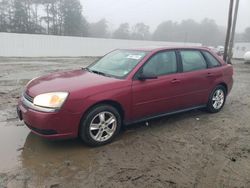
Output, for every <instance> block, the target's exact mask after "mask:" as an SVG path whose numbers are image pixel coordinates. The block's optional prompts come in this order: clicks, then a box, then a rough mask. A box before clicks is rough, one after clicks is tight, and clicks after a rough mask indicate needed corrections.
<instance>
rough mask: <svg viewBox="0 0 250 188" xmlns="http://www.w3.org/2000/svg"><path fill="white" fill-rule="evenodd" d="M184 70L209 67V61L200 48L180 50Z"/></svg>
mask: <svg viewBox="0 0 250 188" xmlns="http://www.w3.org/2000/svg"><path fill="white" fill-rule="evenodd" d="M180 55H181V59H182V65H183V72H190V71H195V70H202V69H206V68H207V63H206V61H205V59H204V57H203V55H202V54H201V52H200V51H198V50H183V51H180Z"/></svg>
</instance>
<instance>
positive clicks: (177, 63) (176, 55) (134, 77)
mask: <svg viewBox="0 0 250 188" xmlns="http://www.w3.org/2000/svg"><path fill="white" fill-rule="evenodd" d="M164 52H174V53H175V59H176V66H177V71H176V72H175V73H170V74H164V75H160V76H159V77H161V76H166V75H171V74H176V73H179V72H180V68H181V66H180V62H179V58H178V54H177V51H176V50H174V49H173V50H172V49H171V50H161V51H158V52H156V53H155V54H153V55H152V56H151V57H149V58H148V59H147V61H146V62H145V63H144V64H143V65H142V66H141V67H140V69H139V70H138V71H137V72H136V73H135V74H134V76H133V78H132V80H138V75H139V74H140V72H141V71H142V69H143V67H144V66H145V65H146V64H147V63H148V62H149V61H150V60H151V59H152V58H153V57H154V56H155V55H157V54H159V53H164Z"/></svg>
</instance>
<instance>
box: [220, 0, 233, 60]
mask: <svg viewBox="0 0 250 188" xmlns="http://www.w3.org/2000/svg"><path fill="white" fill-rule="evenodd" d="M233 5H234V0H230V4H229V11H228V23H227V35H226V41H225V47H224V55H223V59H224V61H227V57H228V44H229V40H230V36H231V28H232V17H233V16H232V15H233Z"/></svg>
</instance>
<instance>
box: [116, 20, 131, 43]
mask: <svg viewBox="0 0 250 188" xmlns="http://www.w3.org/2000/svg"><path fill="white" fill-rule="evenodd" d="M113 37H114V38H117V39H129V38H130V31H129V24H128V23H122V24H121V25H120V26H119V28H118V29H117V30H116V31H115V32H114V33H113Z"/></svg>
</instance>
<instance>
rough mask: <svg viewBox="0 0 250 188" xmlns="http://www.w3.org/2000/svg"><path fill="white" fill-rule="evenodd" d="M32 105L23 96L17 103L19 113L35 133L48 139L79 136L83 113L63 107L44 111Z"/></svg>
mask: <svg viewBox="0 0 250 188" xmlns="http://www.w3.org/2000/svg"><path fill="white" fill-rule="evenodd" d="M31 105H32V103H30V102H29V101H27V100H26V99H25V98H24V97H21V99H20V100H19V102H18V105H17V114H18V117H19V119H20V120H23V121H24V123H25V124H26V125H27V126H28V127H29V128H30V130H31V131H32V132H33V133H35V134H37V135H39V136H41V137H44V138H48V139H67V138H75V137H77V136H78V127H79V123H80V119H81V114H73V113H70V112H68V111H64V110H62V109H61V110H58V111H54V112H42V111H38V110H37V109H33V108H32V106H31Z"/></svg>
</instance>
